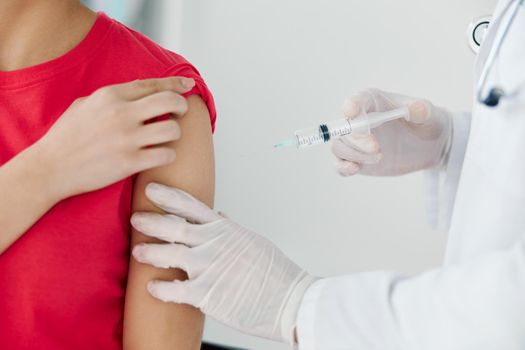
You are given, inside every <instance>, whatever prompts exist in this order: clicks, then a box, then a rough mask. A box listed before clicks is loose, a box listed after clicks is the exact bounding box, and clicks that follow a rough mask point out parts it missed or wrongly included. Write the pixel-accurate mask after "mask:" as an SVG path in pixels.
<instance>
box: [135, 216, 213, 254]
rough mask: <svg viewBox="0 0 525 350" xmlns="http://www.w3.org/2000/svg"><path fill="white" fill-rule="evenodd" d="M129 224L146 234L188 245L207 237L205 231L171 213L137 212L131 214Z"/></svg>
mask: <svg viewBox="0 0 525 350" xmlns="http://www.w3.org/2000/svg"><path fill="white" fill-rule="evenodd" d="M131 225H133V227H134V228H135V229H137V230H138V231H140V232H142V233H143V234H145V235H147V236H150V237H154V238H158V239H160V240H162V241H166V242H170V243H182V244H185V245H187V246H189V247H194V246H196V245H200V244H202V243H204V242H205V241H206V240H208V239H209V238H208V237H207V235H206V234H205V233H206V231H204V230H199V229H198V227H196V225H192V224H190V223H188V222H186V220H184V219H183V218H180V217H178V216H176V215H171V214H167V215H162V214H159V213H146V212H137V213H134V214H133V215H132V216H131Z"/></svg>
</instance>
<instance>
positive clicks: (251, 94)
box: [145, 0, 496, 350]
mask: <svg viewBox="0 0 525 350" xmlns="http://www.w3.org/2000/svg"><path fill="white" fill-rule="evenodd" d="M153 2H154V1H148V6H150V7H151V6H152V3H153ZM495 3H496V0H459V1H458V0H441V1H429V0H399V1H392V0H329V1H328V0H250V1H246V0H220V1H218V0H187V1H182V0H172V1H169V0H162V1H161V0H155V4H156V9H154V10H149V11H148V12H146V13H145V16H146V17H147V18H146V25H147V26H146V27H145V28H146V29H147V30H148V31H149V33H150V35H152V36H153V37H154V38H155V39H157V40H159V41H160V42H161V44H164V45H166V46H167V47H170V48H178V49H179V50H178V51H179V52H180V53H182V54H183V55H184V56H186V57H187V58H188V59H189V60H190V61H192V62H193V63H194V64H195V65H196V66H197V67H198V68H199V70H200V71H201V73H202V74H203V76H204V77H205V79H206V81H207V82H208V84H209V86H210V88H211V89H212V91H213V92H214V94H215V98H216V100H217V107H218V111H219V116H218V120H217V131H216V133H215V146H216V157H217V201H216V206H217V208H220V209H221V210H224V211H226V212H227V213H229V214H230V215H231V216H232V217H233V218H235V219H236V220H237V221H239V222H241V223H242V224H244V225H245V226H248V227H250V228H252V229H254V230H256V231H257V232H260V233H263V234H265V235H266V236H267V237H269V238H270V239H272V240H273V241H274V242H276V243H277V244H278V245H279V246H280V247H281V248H282V249H283V250H284V251H285V252H286V253H287V254H289V255H290V256H291V257H292V258H293V259H294V260H295V261H297V262H298V263H299V264H300V265H302V266H304V267H305V268H307V269H308V270H309V271H311V272H312V273H314V274H317V275H319V276H333V275H338V274H345V273H351V272H356V271H367V270H374V269H389V270H391V269H392V270H397V271H402V272H405V273H408V274H413V273H418V272H420V271H423V270H425V269H429V268H433V267H436V266H438V265H439V264H440V261H441V258H442V255H443V251H444V247H445V240H446V236H445V234H444V233H438V232H433V231H431V230H430V228H429V227H428V226H427V225H426V222H425V211H424V192H423V179H422V176H421V174H415V175H410V176H405V177H400V178H389V179H378V178H367V177H355V178H352V179H342V178H339V177H338V176H337V175H336V174H335V172H334V171H333V167H332V164H333V159H332V157H331V155H330V152H329V148H328V147H319V148H316V149H311V150H306V151H301V152H298V151H296V150H285V151H275V150H273V149H272V144H273V143H274V142H276V141H280V140H281V139H283V138H286V137H288V136H290V135H291V132H292V131H293V130H295V129H297V128H302V127H307V126H310V125H313V124H316V123H318V122H320V121H326V120H330V119H332V118H338V117H340V116H341V112H340V105H341V103H342V101H343V99H344V98H345V97H346V96H347V95H348V94H350V93H353V92H355V91H357V90H359V89H362V88H365V87H380V88H383V89H386V90H392V91H397V92H402V93H406V94H412V95H418V96H423V97H426V98H428V99H430V100H432V101H434V102H435V103H436V104H440V105H444V106H448V107H450V108H452V109H458V110H463V109H469V106H470V101H471V97H472V88H471V86H472V83H473V82H472V74H471V72H472V63H473V60H474V55H473V54H472V53H471V52H470V50H469V48H468V47H467V41H466V28H467V26H468V23H469V22H470V20H471V19H472V18H474V17H478V16H482V15H486V14H490V13H491V11H492V9H493V7H494V5H495ZM154 7H155V6H154ZM155 14H156V15H155ZM170 19H171V20H170ZM181 21H182V22H181ZM148 28H149V29H148ZM205 338H206V339H207V340H213V341H217V342H220V343H224V344H231V345H237V346H243V347H246V348H250V349H260V350H263V349H264V350H268V349H286V348H287V347H285V346H280V345H277V344H274V343H272V342H266V341H262V340H257V339H255V338H251V337H247V336H244V335H241V334H239V333H237V332H235V331H232V330H229V329H226V328H225V327H222V326H220V325H218V324H216V323H214V322H208V324H207V328H206V335H205Z"/></svg>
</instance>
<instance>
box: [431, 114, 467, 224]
mask: <svg viewBox="0 0 525 350" xmlns="http://www.w3.org/2000/svg"><path fill="white" fill-rule="evenodd" d="M452 120H453V123H452V138H451V144H450V149H449V151H448V154H447V156H446V159H445V160H446V163H445V164H444V165H443V166H442V167H440V168H439V169H432V170H427V171H425V187H426V209H427V218H428V222H429V224H430V226H431V227H432V228H434V229H436V230H440V231H448V228H449V226H450V220H451V218H452V211H453V208H454V202H455V199H456V193H457V189H458V185H459V179H460V175H461V169H462V167H463V160H464V158H465V152H466V149H467V142H468V137H469V133H470V120H471V114H470V113H455V114H454V115H453V117H452Z"/></svg>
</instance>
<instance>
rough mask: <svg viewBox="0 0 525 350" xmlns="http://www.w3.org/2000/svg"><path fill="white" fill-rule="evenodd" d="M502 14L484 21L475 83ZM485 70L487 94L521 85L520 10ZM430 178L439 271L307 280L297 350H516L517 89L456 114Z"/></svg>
mask: <svg viewBox="0 0 525 350" xmlns="http://www.w3.org/2000/svg"><path fill="white" fill-rule="evenodd" d="M509 2H510V0H504V1H500V3H499V4H498V8H497V9H496V13H495V18H496V17H498V16H499V15H500V14H501V13H502V10H503V8H504V7H505V6H506V5H507V4H509ZM510 12H512V11H510ZM510 12H509V13H508V14H507V16H504V17H502V20H501V23H497V21H494V22H493V25H492V27H491V29H490V30H489V32H488V34H487V38H486V41H485V43H484V46H483V47H482V50H481V52H480V54H479V57H478V62H477V64H476V73H477V75H478V76H479V74H480V72H481V70H482V68H483V67H484V65H485V62H486V59H487V55H488V53H489V51H490V49H491V47H492V44H493V42H494V38H495V37H496V38H497V37H498V36H499V35H501V32H502V30H503V28H504V27H505V24H506V21H507V20H508V16H509V15H510ZM493 71H494V74H492V76H490V78H489V81H488V87H492V86H494V85H501V86H503V87H504V88H505V89H506V90H507V91H511V90H512V89H513V88H515V87H517V86H518V85H520V84H523V83H524V82H525V9H522V10H520V12H519V14H518V17H517V18H516V21H515V23H514V25H513V27H512V29H511V31H510V33H509V35H508V37H507V40H506V42H505V43H504V45H503V48H502V50H501V54H500V58H499V59H498V60H497V61H496V66H495V68H494V70H493ZM469 135H470V136H469ZM430 176H431V177H432V176H434V177H435V180H439V181H440V182H441V184H442V186H441V187H438V186H432V188H433V190H434V191H436V193H434V194H430V195H431V196H432V197H433V201H434V202H435V205H434V208H435V209H436V212H437V213H436V214H437V215H436V217H437V218H439V220H440V222H441V224H443V223H445V224H447V223H448V222H450V229H449V236H450V238H449V244H448V247H447V253H446V259H445V264H444V266H443V267H442V268H440V269H436V270H433V271H429V272H427V273H424V274H421V275H419V276H415V277H405V276H402V275H400V274H397V273H393V272H372V273H362V274H356V275H350V276H344V277H337V278H328V279H323V280H320V281H318V282H316V283H315V284H314V285H313V286H312V287H311V288H310V289H309V290H308V291H307V293H306V295H305V298H304V300H303V302H302V304H301V308H300V311H299V319H298V325H297V330H298V338H299V344H300V345H299V348H300V349H301V350H313V349H316V350H317V349H322V350H336V349H337V350H339V349H341V350H379V349H380V350H394V349H395V350H398V349H403V350H434V349H436V350H438V349H439V350H456V349H457V350H459V349H461V350H470V349H475V350H518V349H519V350H523V349H525V92H524V91H522V92H521V93H520V94H519V95H518V96H517V97H515V98H509V99H506V100H502V103H501V104H500V106H499V107H497V108H495V109H489V108H487V107H485V106H483V105H480V104H478V103H477V102H475V104H474V107H473V113H472V118H471V117H470V115H457V116H456V117H455V120H454V135H453V142H452V149H451V154H450V157H449V160H448V164H447V169H446V170H445V171H442V172H441V173H440V174H436V173H435V174H434V175H430ZM438 190H439V192H437V191H438Z"/></svg>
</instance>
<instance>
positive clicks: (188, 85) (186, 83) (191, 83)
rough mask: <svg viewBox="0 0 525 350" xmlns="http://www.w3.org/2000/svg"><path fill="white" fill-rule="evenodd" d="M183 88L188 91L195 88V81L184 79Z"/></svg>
mask: <svg viewBox="0 0 525 350" xmlns="http://www.w3.org/2000/svg"><path fill="white" fill-rule="evenodd" d="M181 83H182V86H183V87H185V88H186V89H189V88H192V87H194V86H195V80H193V79H192V78H182V82H181Z"/></svg>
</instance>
